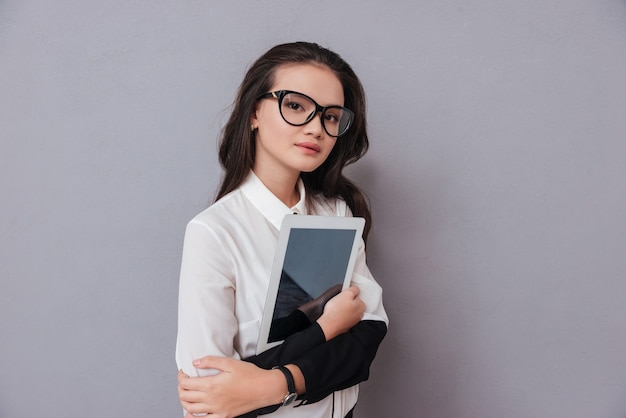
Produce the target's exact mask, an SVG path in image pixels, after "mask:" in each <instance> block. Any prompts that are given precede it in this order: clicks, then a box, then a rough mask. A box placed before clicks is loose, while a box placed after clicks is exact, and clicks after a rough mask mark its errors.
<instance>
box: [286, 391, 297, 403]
mask: <svg viewBox="0 0 626 418" xmlns="http://www.w3.org/2000/svg"><path fill="white" fill-rule="evenodd" d="M297 397H298V394H297V393H295V392H294V393H290V394H288V395H287V396H285V399H283V406H287V405H290V404H292V403H293V401H295V400H296V398H297Z"/></svg>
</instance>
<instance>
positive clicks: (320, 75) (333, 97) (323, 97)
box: [272, 64, 344, 106]
mask: <svg viewBox="0 0 626 418" xmlns="http://www.w3.org/2000/svg"><path fill="white" fill-rule="evenodd" d="M275 90H293V91H297V92H299V93H304V94H306V95H307V96H310V97H312V98H313V99H314V100H315V101H316V102H318V103H319V104H320V105H322V106H329V105H342V106H343V103H344V97H343V87H342V86H341V81H339V77H337V75H336V74H335V73H334V72H333V71H332V70H331V69H330V68H328V67H326V66H323V65H319V64H287V65H282V66H280V67H278V68H277V69H276V70H275V72H274V85H273V86H272V91H275Z"/></svg>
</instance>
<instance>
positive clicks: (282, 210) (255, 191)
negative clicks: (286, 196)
mask: <svg viewBox="0 0 626 418" xmlns="http://www.w3.org/2000/svg"><path fill="white" fill-rule="evenodd" d="M241 191H242V192H243V194H244V195H245V196H246V197H247V198H248V199H249V200H250V202H252V204H253V205H254V206H255V207H256V208H257V209H258V210H259V211H260V212H261V213H262V214H263V216H265V217H266V218H267V220H269V221H270V222H271V223H272V225H274V226H275V227H276V229H278V230H280V224H281V223H282V221H283V218H284V217H285V215H289V214H292V213H297V214H299V215H306V214H307V213H306V204H305V202H306V195H305V193H306V192H305V189H304V183H303V182H302V179H298V191H299V192H300V200H299V201H298V203H296V204H295V205H294V206H292V207H289V206H287V205H285V204H284V203H283V202H282V201H281V200H280V199H279V198H277V197H276V196H275V195H274V194H273V193H272V192H271V191H270V190H269V189H268V188H267V187H266V186H265V184H263V182H262V181H261V180H260V179H259V178H258V177H257V175H256V174H254V171H252V170H250V174H249V175H248V178H247V179H246V180H245V181H244V182H243V184H242V185H241Z"/></svg>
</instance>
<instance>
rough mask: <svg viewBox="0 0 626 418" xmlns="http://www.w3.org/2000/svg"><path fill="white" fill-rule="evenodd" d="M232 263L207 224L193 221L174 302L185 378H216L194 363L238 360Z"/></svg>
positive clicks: (179, 361) (178, 350) (178, 354)
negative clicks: (206, 358) (212, 359)
mask: <svg viewBox="0 0 626 418" xmlns="http://www.w3.org/2000/svg"><path fill="white" fill-rule="evenodd" d="M233 271H234V268H233V262H232V258H231V257H230V255H229V254H228V253H227V251H225V250H224V245H223V243H222V240H220V239H219V237H218V236H217V234H216V232H215V230H213V229H211V228H210V227H209V226H208V225H206V224H204V223H202V222H199V221H197V220H192V221H191V222H189V224H188V225H187V229H186V231H185V240H184V245H183V255H182V264H181V272H180V285H179V286H180V287H179V300H178V336H177V340H176V363H177V365H178V368H179V369H182V370H183V371H184V372H185V373H186V374H188V375H189V376H206V375H211V374H215V373H216V371H214V370H206V369H196V368H194V367H193V365H192V361H193V360H195V359H198V358H201V357H204V356H207V355H213V356H225V357H231V358H235V359H238V358H239V354H238V353H237V352H236V351H235V349H234V346H235V344H234V339H235V337H236V333H237V329H238V327H237V319H236V317H235V313H234V309H235V284H234V279H233V277H232V274H233V273H232V272H233Z"/></svg>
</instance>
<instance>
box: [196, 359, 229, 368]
mask: <svg viewBox="0 0 626 418" xmlns="http://www.w3.org/2000/svg"><path fill="white" fill-rule="evenodd" d="M228 360H230V359H229V358H226V357H217V356H205V357H202V358H200V359H198V360H194V361H193V367H195V368H197V369H216V370H220V371H224V369H225V368H226V365H227V364H228Z"/></svg>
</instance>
